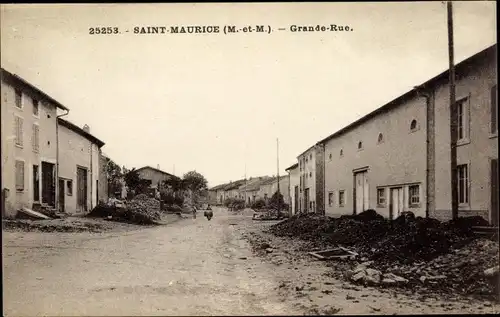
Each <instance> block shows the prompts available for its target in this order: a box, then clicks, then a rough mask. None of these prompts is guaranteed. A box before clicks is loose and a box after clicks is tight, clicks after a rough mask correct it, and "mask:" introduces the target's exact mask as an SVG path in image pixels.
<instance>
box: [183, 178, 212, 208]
mask: <svg viewBox="0 0 500 317" xmlns="http://www.w3.org/2000/svg"><path fill="white" fill-rule="evenodd" d="M182 184H183V188H185V189H187V190H188V193H189V194H190V195H191V202H192V203H193V204H197V203H198V199H197V194H198V192H199V191H201V190H205V189H207V180H206V179H205V177H204V176H203V175H201V174H200V173H198V172H196V171H190V172H187V173H186V174H184V176H183V178H182Z"/></svg>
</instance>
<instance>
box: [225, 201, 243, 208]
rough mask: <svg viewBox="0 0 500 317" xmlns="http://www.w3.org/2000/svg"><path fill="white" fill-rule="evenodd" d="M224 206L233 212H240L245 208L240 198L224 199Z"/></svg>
mask: <svg viewBox="0 0 500 317" xmlns="http://www.w3.org/2000/svg"><path fill="white" fill-rule="evenodd" d="M224 206H226V207H228V208H230V209H233V210H241V209H244V208H245V201H244V200H243V199H240V198H226V200H225V201H224Z"/></svg>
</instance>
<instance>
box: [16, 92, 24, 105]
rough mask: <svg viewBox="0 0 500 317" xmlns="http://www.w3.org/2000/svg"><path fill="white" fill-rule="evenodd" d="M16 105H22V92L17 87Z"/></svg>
mask: <svg viewBox="0 0 500 317" xmlns="http://www.w3.org/2000/svg"><path fill="white" fill-rule="evenodd" d="M16 107H18V108H20V109H21V108H22V107H23V93H22V92H21V90H19V89H16Z"/></svg>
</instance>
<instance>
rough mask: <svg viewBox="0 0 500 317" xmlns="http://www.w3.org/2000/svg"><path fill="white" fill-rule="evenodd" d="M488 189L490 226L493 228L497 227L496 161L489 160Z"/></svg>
mask: <svg viewBox="0 0 500 317" xmlns="http://www.w3.org/2000/svg"><path fill="white" fill-rule="evenodd" d="M490 173H491V175H490V180H491V181H490V188H491V194H490V199H491V216H490V218H491V224H492V225H494V226H498V218H499V212H498V159H492V160H491V169H490Z"/></svg>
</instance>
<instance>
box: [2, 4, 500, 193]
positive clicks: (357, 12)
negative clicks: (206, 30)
mask: <svg viewBox="0 0 500 317" xmlns="http://www.w3.org/2000/svg"><path fill="white" fill-rule="evenodd" d="M454 13H455V15H454V20H455V29H454V31H455V45H456V46H455V54H456V61H457V62H459V61H461V60H463V59H464V58H466V57H468V56H470V55H473V54H475V53H476V52H478V51H480V50H482V49H484V48H486V47H487V46H489V45H491V44H493V43H495V42H496V3H495V2H477V1H474V2H468V3H467V2H455V3H454ZM317 24H321V25H330V24H338V25H349V26H350V27H351V28H352V29H353V31H350V32H336V33H335V32H308V33H293V32H290V30H289V28H290V26H291V25H317ZM173 25H218V26H220V27H221V28H222V27H223V26H224V25H236V26H237V27H244V26H247V25H266V26H267V25H269V26H271V27H272V28H273V30H274V31H273V32H272V33H271V34H257V33H251V34H250V33H241V32H240V33H238V34H230V35H224V33H219V34H164V35H134V34H133V28H134V27H135V26H166V27H167V28H169V29H170V26H173ZM97 26H116V27H119V28H120V30H122V31H123V33H122V34H120V35H89V28H90V27H97ZM278 28H286V29H287V30H286V31H278V30H277V29H278ZM125 30H129V32H128V33H126V32H125ZM1 32H2V33H1V64H2V67H4V68H6V69H7V70H9V71H11V72H14V73H16V74H18V75H19V76H21V77H23V78H25V79H26V80H28V81H29V82H31V83H32V84H34V85H35V86H37V87H39V88H40V89H42V90H43V91H45V92H46V93H47V94H49V95H51V96H52V97H53V98H55V99H56V100H58V101H60V102H61V103H63V104H64V105H66V106H67V107H68V108H70V109H71V111H70V114H69V116H68V117H67V119H69V120H70V121H72V122H74V123H75V124H77V125H79V126H83V125H84V124H88V125H89V126H90V128H91V133H92V134H94V135H95V136H96V137H98V138H99V139H101V140H103V141H104V142H105V143H106V145H105V146H104V148H103V152H104V153H106V154H107V155H108V156H110V157H111V158H112V159H113V160H114V161H115V162H117V163H118V164H119V165H125V166H127V167H128V168H132V167H136V168H139V167H141V166H144V165H151V166H154V167H156V166H157V165H158V164H159V165H160V168H161V169H163V170H165V171H167V172H170V173H172V172H173V171H174V165H175V174H176V175H179V176H181V175H182V174H183V173H185V172H187V171H189V170H196V171H198V172H200V173H202V174H204V175H205V177H206V178H207V179H208V181H209V185H210V186H214V185H217V184H219V183H222V182H228V181H230V180H233V181H234V180H236V179H240V178H243V176H244V174H245V165H246V170H247V175H248V176H261V175H273V174H276V138H279V141H280V174H284V173H285V172H284V169H285V168H286V167H288V166H290V165H292V164H294V163H295V162H296V157H297V156H298V155H299V154H300V153H301V152H303V151H304V150H306V149H307V148H308V147H310V146H311V145H313V144H314V143H315V142H317V141H319V140H321V139H323V138H324V137H326V136H328V135H329V134H331V133H333V132H335V131H337V130H339V129H340V128H342V127H344V126H345V125H347V124H349V123H351V122H352V121H354V120H356V119H358V118H359V117H361V116H363V115H365V114H367V113H368V112H370V111H372V110H374V109H376V108H378V107H380V106H382V105H383V104H385V103H387V102H388V101H390V100H392V99H394V98H395V97H397V96H399V95H401V94H403V93H405V92H406V91H408V90H410V89H411V88H412V87H413V86H416V85H418V84H420V83H422V82H424V81H426V80H427V79H429V78H431V77H433V76H434V75H436V74H437V73H439V72H441V71H443V70H445V69H446V68H447V67H448V51H447V29H446V6H445V4H443V3H442V2H431V3H423V2H414V3H384V2H381V3H349V4H348V3H316V4H313V3H281V4H263V3H259V4H143V5H135V4H134V5H132V4H109V5H64V6H63V5H2V14H1Z"/></svg>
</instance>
